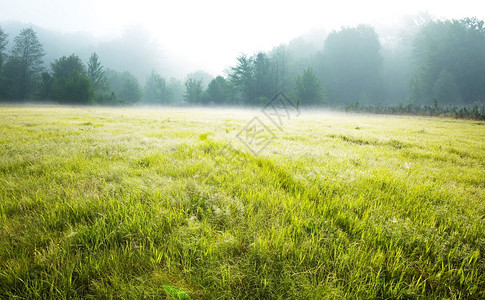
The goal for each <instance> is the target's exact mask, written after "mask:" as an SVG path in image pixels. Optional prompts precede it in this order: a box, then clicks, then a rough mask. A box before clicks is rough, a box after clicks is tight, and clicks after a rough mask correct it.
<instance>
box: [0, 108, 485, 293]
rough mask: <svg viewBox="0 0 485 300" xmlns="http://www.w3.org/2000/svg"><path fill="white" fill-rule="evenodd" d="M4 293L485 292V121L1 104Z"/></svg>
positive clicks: (0, 268) (0, 269)
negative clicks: (253, 137)
mask: <svg viewBox="0 0 485 300" xmlns="http://www.w3.org/2000/svg"><path fill="white" fill-rule="evenodd" d="M254 116H259V118H260V120H261V121H262V122H264V124H266V126H267V127H268V128H269V129H270V130H271V132H272V133H273V137H274V139H273V140H272V141H271V142H270V143H269V144H268V145H267V146H266V148H264V149H263V150H262V151H261V152H260V153H259V154H258V155H257V156H256V155H254V154H253V153H252V152H251V151H249V150H248V149H247V148H246V147H245V146H244V145H243V143H242V142H241V141H240V140H239V139H238V138H237V137H236V134H238V132H240V130H242V129H243V128H244V126H245V125H246V124H247V123H248V122H249V121H251V120H252V119H253V117H254ZM240 136H241V135H240ZM242 136H243V137H244V134H243V135H242ZM262 136H264V137H268V138H269V137H271V136H272V135H271V134H270V133H264V134H263V135H262ZM228 144H229V145H231V147H227V145H228ZM254 145H256V144H254ZM4 298H5V299H10V298H13V299H90V298H96V299H97V298H101V299H185V298H187V299H188V298H190V299H376V298H377V299H415V298H447V299H483V298H485V122H483V121H473V120H457V119H451V118H437V117H409V116H383V115H364V114H344V113H330V112H323V111H322V112H318V111H309V110H308V111H307V110H303V111H302V112H301V114H300V115H299V116H298V117H296V118H292V119H290V120H285V121H284V124H283V126H282V127H281V130H280V129H278V128H277V127H276V126H275V125H274V124H272V123H271V122H270V121H269V120H268V119H267V118H266V117H265V116H264V115H263V114H262V113H261V111H259V110H243V109H241V110H237V109H208V108H206V109H202V108H200V109H197V108H100V107H57V106H1V107H0V299H4Z"/></svg>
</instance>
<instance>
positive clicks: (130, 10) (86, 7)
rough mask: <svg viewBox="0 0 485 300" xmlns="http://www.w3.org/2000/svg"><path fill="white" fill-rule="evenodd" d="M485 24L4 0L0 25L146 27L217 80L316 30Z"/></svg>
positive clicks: (174, 4) (298, 3)
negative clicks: (409, 23)
mask: <svg viewBox="0 0 485 300" xmlns="http://www.w3.org/2000/svg"><path fill="white" fill-rule="evenodd" d="M426 11H427V12H429V13H430V14H431V15H433V16H435V17H446V18H461V17H471V16H477V17H479V18H482V19H485V1H483V0H482V1H477V0H475V1H470V0H461V1H443V0H441V1H438V0H432V1H426V0H408V1H390V0H388V1H381V0H367V1H351V0H340V1H339V0H333V1H311V0H295V1H285V0H280V1H273V0H270V1H264V0H259V1H258V0H246V1H230V0H226V1H223V0H199V1H197V0H171V1H150V0H136V1H128V0H0V20H1V21H20V22H25V23H31V24H35V25H38V26H41V27H45V28H48V29H54V30H58V31H61V32H79V31H81V32H88V33H91V34H94V35H96V36H98V37H109V36H112V35H113V34H115V35H116V34H119V33H121V31H122V30H123V28H124V27H126V26H129V25H141V26H142V27H144V28H146V29H147V30H149V31H150V32H151V33H152V34H153V36H154V38H156V39H157V40H158V41H159V42H160V44H161V46H162V48H163V49H164V51H165V56H168V57H171V56H173V55H174V54H176V55H177V56H178V57H179V58H181V59H182V60H184V61H186V63H188V64H191V65H193V69H194V70H197V69H204V70H207V71H209V72H212V73H214V74H220V73H222V70H223V69H224V68H226V67H228V66H229V65H232V64H233V63H234V61H235V58H236V57H237V56H238V55H239V54H241V53H248V54H252V53H254V52H255V51H258V50H269V49H271V48H272V47H273V46H277V45H279V44H281V43H285V42H288V41H289V40H291V39H292V38H295V37H297V36H299V35H300V34H303V33H306V32H308V31H311V30H318V29H322V28H323V29H337V28H339V27H340V26H342V25H346V26H347V25H357V24H360V23H367V24H376V23H387V24H389V23H393V22H395V21H397V20H398V19H399V18H400V17H401V16H403V15H411V14H417V13H419V12H426Z"/></svg>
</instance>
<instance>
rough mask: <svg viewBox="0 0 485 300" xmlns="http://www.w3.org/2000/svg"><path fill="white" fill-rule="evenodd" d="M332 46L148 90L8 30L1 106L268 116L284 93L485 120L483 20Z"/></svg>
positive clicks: (336, 35) (370, 32) (348, 39)
mask: <svg viewBox="0 0 485 300" xmlns="http://www.w3.org/2000/svg"><path fill="white" fill-rule="evenodd" d="M323 38H324V39H323ZM323 38H322V40H323V41H324V43H323V45H321V47H320V48H318V50H315V49H313V48H312V45H310V44H305V41H304V40H303V39H295V40H294V41H293V43H292V44H291V43H288V44H281V45H279V46H277V47H274V48H273V49H272V50H271V51H266V52H263V51H261V52H257V53H253V54H241V55H239V56H238V57H237V59H236V60H235V61H236V63H235V64H234V65H232V66H228V68H227V69H226V70H227V71H226V72H225V74H219V75H217V76H215V77H214V76H212V75H211V74H208V73H207V72H204V71H202V70H200V71H197V72H194V73H190V74H187V76H186V77H185V78H184V79H182V80H180V79H176V78H173V77H172V78H168V77H166V76H164V74H162V73H161V72H159V71H157V70H156V69H155V68H154V69H153V70H152V71H151V72H150V73H149V74H146V79H145V80H140V78H139V77H138V78H137V77H136V76H135V75H133V74H132V73H131V72H129V71H126V70H123V71H118V70H114V69H111V68H108V67H105V66H104V65H103V57H99V56H98V54H97V53H96V52H94V51H93V52H92V54H91V55H90V57H89V59H88V60H87V61H82V60H81V58H80V57H79V56H78V55H77V54H76V53H72V54H71V55H69V56H62V57H59V58H57V59H54V60H53V61H46V60H45V59H44V58H45V57H46V52H45V50H44V48H43V43H42V41H41V40H40V39H39V38H38V35H37V33H36V31H35V30H34V29H32V28H31V27H27V28H24V29H22V30H21V31H20V33H19V34H18V35H17V36H15V37H13V39H12V37H11V36H10V35H9V34H7V33H6V32H5V30H3V29H2V28H1V27H0V101H2V102H10V103H11V102H36V103H59V104H76V105H77V104H98V105H134V104H147V105H229V106H240V105H249V106H260V105H263V104H265V103H267V102H268V101H269V100H270V99H271V98H272V97H273V95H275V93H277V92H283V93H285V94H286V95H288V96H289V97H291V98H292V99H295V100H296V101H298V103H299V104H300V105H301V106H322V107H333V108H345V109H346V110H368V111H373V112H386V113H393V112H399V111H400V110H401V111H407V112H408V113H412V112H413V111H414V112H415V113H416V112H418V111H423V109H424V110H426V109H427V110H429V111H430V112H429V113H430V114H432V113H433V111H434V112H445V111H447V110H449V108H451V107H453V109H454V111H455V114H457V113H459V110H461V112H462V113H463V112H465V115H469V114H470V113H471V112H472V111H474V113H475V115H477V116H479V115H481V114H484V103H485V51H484V49H485V24H484V21H483V20H480V19H477V18H464V19H459V20H458V19H452V20H440V19H426V20H425V19H419V18H415V19H414V20H413V22H411V24H410V25H409V26H408V27H407V28H406V29H405V30H401V32H399V33H398V34H397V33H396V36H393V37H391V39H390V38H389V37H386V38H385V39H384V38H382V37H379V35H378V34H377V33H376V30H375V29H374V28H373V27H372V26H370V25H359V26H355V27H342V28H340V29H339V30H334V31H332V32H330V33H328V34H327V35H326V36H325V37H323ZM61 46H62V45H61ZM298 48H299V49H300V51H295V49H298ZM302 49H303V51H301V50H302ZM305 50H306V51H305ZM113 51H116V49H113ZM467 109H468V110H467Z"/></svg>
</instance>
